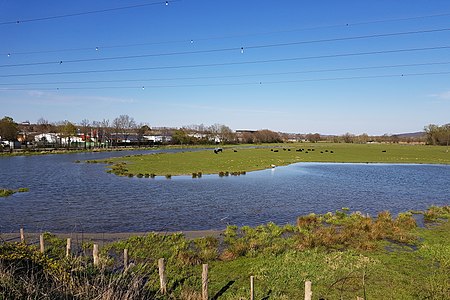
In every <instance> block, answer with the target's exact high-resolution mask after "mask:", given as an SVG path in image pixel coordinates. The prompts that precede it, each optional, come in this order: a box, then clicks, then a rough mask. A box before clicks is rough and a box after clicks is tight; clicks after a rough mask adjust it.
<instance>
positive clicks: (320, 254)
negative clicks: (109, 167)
mask: <svg viewBox="0 0 450 300" xmlns="http://www.w3.org/2000/svg"><path fill="white" fill-rule="evenodd" d="M423 214H424V219H425V220H435V221H436V222H438V223H434V224H433V225H430V226H428V227H427V228H417V227H416V223H415V219H414V218H413V215H412V214H411V213H402V214H399V215H398V216H397V217H395V218H394V217H392V216H391V215H390V214H389V213H388V212H381V213H379V214H378V216H377V217H376V218H370V217H369V216H365V215H363V214H361V213H349V212H347V210H345V209H343V210H339V211H337V212H335V213H327V214H324V215H315V214H310V215H308V216H302V217H299V218H298V220H297V224H296V226H294V225H287V226H283V227H280V226H277V225H275V224H272V223H269V224H267V225H261V226H258V227H254V228H252V227H242V228H238V227H236V226H229V227H228V228H227V229H226V231H225V233H224V235H223V236H222V237H221V238H219V239H216V238H212V237H205V238H199V239H193V240H187V239H185V238H184V237H183V236H182V235H181V234H172V235H159V234H154V233H152V234H148V235H147V236H142V237H132V238H129V239H127V240H123V241H119V242H114V243H111V244H107V245H104V246H103V247H102V249H101V252H100V266H99V267H94V266H93V265H92V260H91V258H90V257H88V256H82V257H73V258H65V249H64V244H65V241H64V240H60V239H58V238H56V237H55V236H53V235H51V234H46V236H45V240H46V247H47V248H46V249H47V250H46V252H45V253H44V254H40V253H39V252H38V251H37V247H36V246H26V245H24V244H22V243H15V244H12V243H6V244H4V245H2V246H0V299H22V298H39V299H60V298H64V299H66V298H70V299H191V300H192V299H201V298H200V290H201V268H202V266H201V264H202V263H208V264H209V275H210V276H209V293H210V295H209V297H210V298H213V299H218V298H219V299H242V298H244V299H245V298H248V295H249V288H248V285H249V276H255V289H256V295H255V296H256V299H301V298H302V296H303V293H304V291H303V286H304V281H305V280H311V281H312V282H313V293H314V299H318V298H323V299H356V296H360V297H364V298H365V299H450V298H449V295H450V294H449V291H450V283H449V281H448V274H450V255H449V254H450V236H449V235H448V232H449V230H450V223H449V222H448V217H449V215H450V206H444V207H431V208H430V209H428V210H427V211H426V212H424V213H423ZM84 248H85V249H92V245H91V244H86V245H84ZM123 249H128V251H129V255H130V261H131V263H132V266H131V267H130V269H128V271H127V272H126V273H123V269H122V268H121V266H122V263H121V253H122V251H123ZM159 258H165V260H166V270H167V278H168V294H167V295H161V294H160V293H159V291H158V289H159V277H158V268H157V260H158V259H159ZM219 296H220V297H219Z"/></svg>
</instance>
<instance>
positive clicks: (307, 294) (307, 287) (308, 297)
mask: <svg viewBox="0 0 450 300" xmlns="http://www.w3.org/2000/svg"><path fill="white" fill-rule="evenodd" d="M311 298H312V291H311V281H309V280H308V281H306V282H305V300H311Z"/></svg>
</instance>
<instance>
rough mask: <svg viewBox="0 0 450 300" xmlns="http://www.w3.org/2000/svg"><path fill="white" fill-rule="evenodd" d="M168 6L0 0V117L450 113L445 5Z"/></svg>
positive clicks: (234, 124)
mask: <svg viewBox="0 0 450 300" xmlns="http://www.w3.org/2000/svg"><path fill="white" fill-rule="evenodd" d="M167 4H168V5H166V3H165V1H145V0H121V1H118V0H107V1H106V0H98V1H87V0H79V1H61V0H42V1H30V0H0V115H1V117H2V116H4V115H7V116H11V117H13V118H14V120H15V121H17V122H22V121H25V120H29V121H31V122H36V121H37V120H38V119H39V118H41V117H43V118H45V119H48V120H49V121H52V122H56V121H61V120H70V121H72V122H75V123H79V122H80V121H81V120H82V119H89V120H90V121H94V120H102V119H104V118H105V119H111V120H112V119H114V118H115V117H117V116H118V115H121V114H128V115H129V116H131V117H133V118H134V119H135V120H136V121H137V122H145V123H148V124H149V125H150V126H175V127H179V126H183V125H190V124H201V123H203V124H205V125H211V124H214V123H221V124H225V125H228V126H230V127H231V128H232V129H234V130H236V129H263V128H268V129H272V130H276V131H283V132H299V133H308V132H319V133H322V134H344V133H346V132H351V133H354V134H361V133H368V134H385V133H387V134H393V133H402V132H414V131H420V130H422V129H423V127H424V126H425V125H428V124H430V123H433V124H438V125H442V124H444V123H448V122H450V1H448V0H396V1H392V0H372V1H369V0H367V1H361V0H355V1H346V0H342V1H334V0H329V1H323V0H318V1H301V0H284V1H276V0H253V1H247V0H209V1H207V0H178V1H168V3H167ZM126 6H136V7H129V8H127V9H125V8H124V9H116V10H110V9H113V8H123V7H126ZM101 10H107V11H104V12H98V11H101ZM87 12H90V13H87ZM78 13H81V14H79V15H73V14H78ZM69 15H73V16H69ZM58 16H62V17H58ZM47 17H50V18H48V19H44V20H38V19H41V18H47ZM17 21H19V22H17ZM241 48H242V49H241ZM80 60H81V61H80ZM60 62H62V63H60ZM48 73H53V74H48ZM402 74H403V76H402Z"/></svg>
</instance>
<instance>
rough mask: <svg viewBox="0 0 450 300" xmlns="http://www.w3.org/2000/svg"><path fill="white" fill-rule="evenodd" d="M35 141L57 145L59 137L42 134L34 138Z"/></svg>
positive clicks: (54, 134) (53, 134)
mask: <svg viewBox="0 0 450 300" xmlns="http://www.w3.org/2000/svg"><path fill="white" fill-rule="evenodd" d="M34 141H35V142H42V143H45V144H56V143H58V142H59V137H58V134H56V133H41V134H37V135H35V136H34Z"/></svg>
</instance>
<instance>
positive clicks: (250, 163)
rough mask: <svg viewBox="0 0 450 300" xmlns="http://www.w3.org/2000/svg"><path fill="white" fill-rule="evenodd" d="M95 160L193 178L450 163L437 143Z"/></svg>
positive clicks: (118, 168) (121, 171) (118, 169)
mask: <svg viewBox="0 0 450 300" xmlns="http://www.w3.org/2000/svg"><path fill="white" fill-rule="evenodd" d="M282 147H283V148H282ZM291 150H292V151H291ZM92 162H94V161H92ZM97 162H101V163H107V164H114V165H112V166H111V167H110V168H111V169H110V172H111V173H114V174H116V175H120V176H126V174H127V173H132V174H134V175H137V174H146V173H148V174H150V173H153V174H157V175H160V176H165V175H166V174H172V175H174V176H175V175H189V176H191V175H192V176H194V177H195V178H196V177H198V176H196V175H193V174H198V173H199V172H200V173H202V174H219V176H227V175H226V174H228V175H230V174H231V175H235V176H236V175H240V174H245V172H249V171H256V170H263V169H268V168H271V167H274V166H284V165H289V164H292V163H296V162H342V163H345V162H350V163H432V164H436V163H437V164H450V155H448V153H446V152H445V150H444V148H442V147H438V146H424V145H398V144H333V143H316V144H307V143H305V144H301V143H300V144H289V145H286V144H280V145H273V146H272V148H265V147H261V148H242V149H239V151H234V150H233V149H229V148H224V149H223V150H222V151H221V152H217V151H216V152H215V151H213V150H204V151H194V152H189V151H188V152H178V153H159V154H149V155H141V154H140V155H135V156H126V157H119V158H111V159H108V160H99V161H97ZM125 166H126V168H125Z"/></svg>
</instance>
